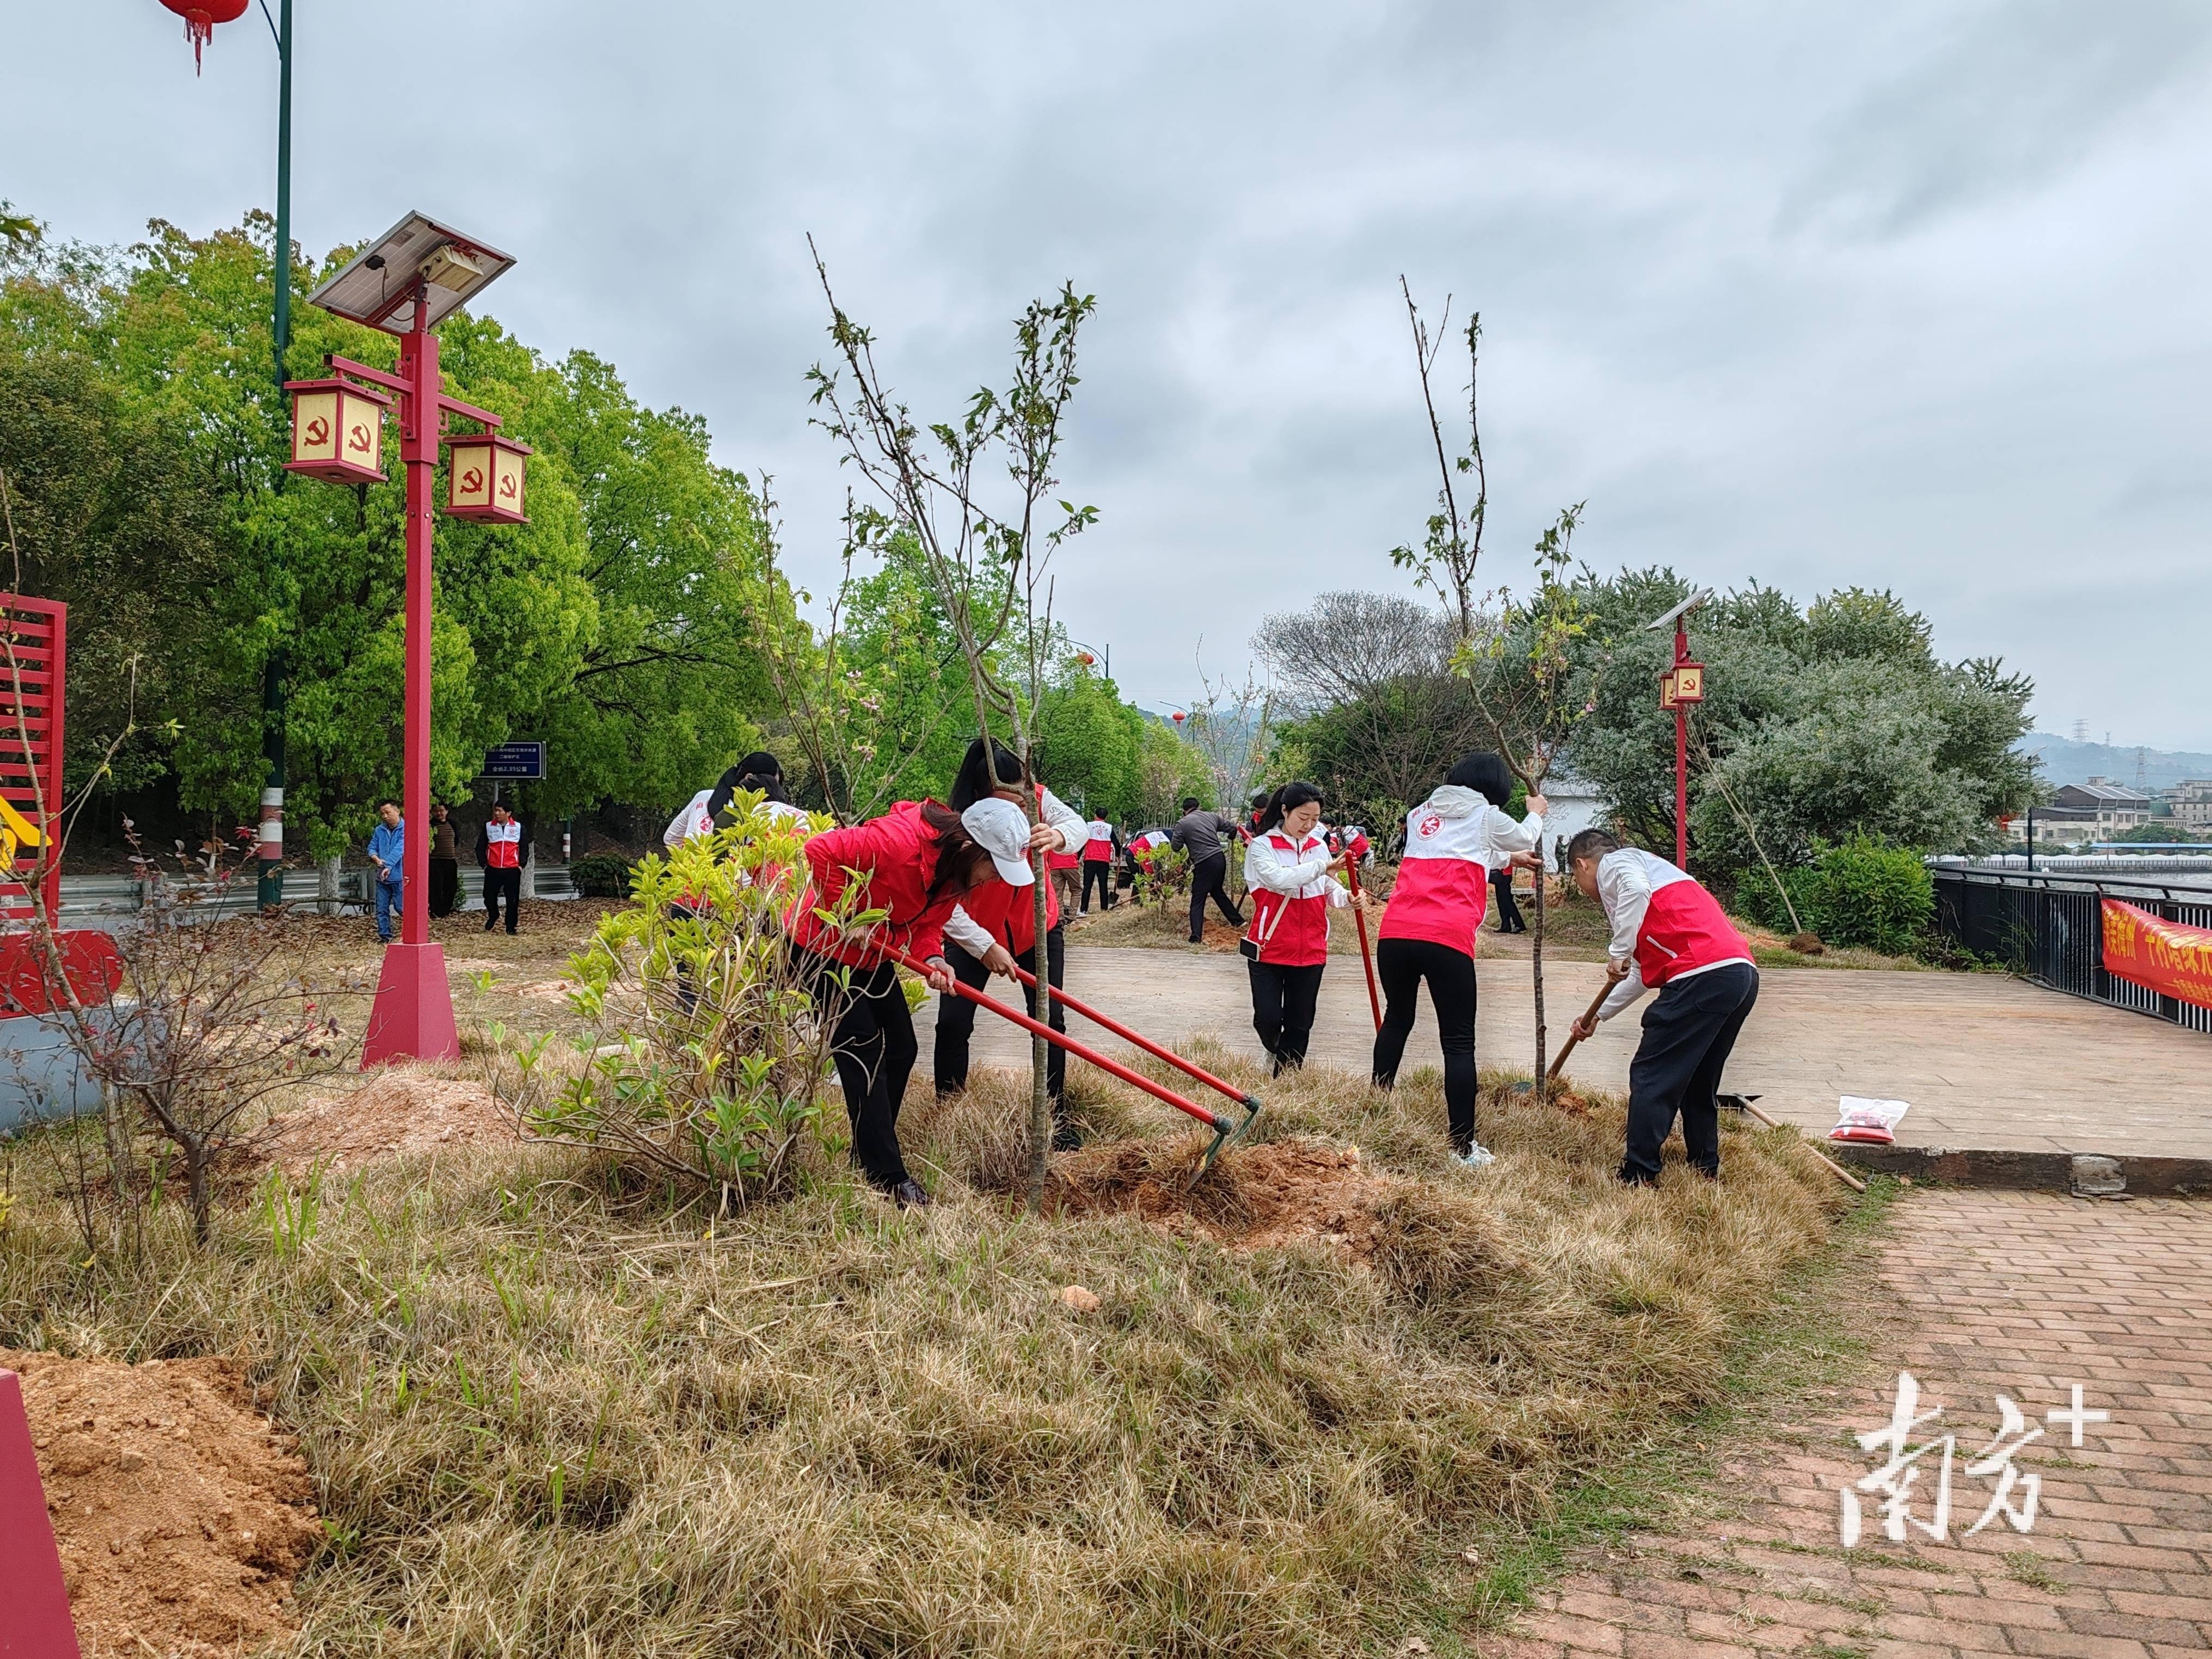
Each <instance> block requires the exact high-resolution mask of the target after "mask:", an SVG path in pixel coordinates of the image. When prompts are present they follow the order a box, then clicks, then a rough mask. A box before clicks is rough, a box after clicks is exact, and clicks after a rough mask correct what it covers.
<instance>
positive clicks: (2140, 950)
mask: <svg viewBox="0 0 2212 1659" xmlns="http://www.w3.org/2000/svg"><path fill="white" fill-rule="evenodd" d="M2104 915H2105V971H2106V973H2108V974H2111V975H2114V976H2115V977H2117V978H2120V979H2124V980H2126V981H2129V982H2130V983H2131V984H2135V985H2140V986H2142V987H2144V988H2146V989H2148V990H2152V991H2158V992H2162V993H2163V994H2166V995H2167V996H2170V997H2177V998H2179V1000H2182V1001H2184V1002H2188V1003H2194V1004H2195V1005H2196V1006H2197V1007H2199V1008H2212V927H2189V926H2187V925H2185V923H2182V922H2179V921H2166V919H2165V918H2164V917H2163V916H2154V915H2151V913H2150V912H2149V911H2148V910H2138V909H2137V908H2136V907H2135V906H2134V905H2132V904H2123V903H2121V902H2119V900H2118V899H2109V898H2108V899H2106V901H2105V902H2104Z"/></svg>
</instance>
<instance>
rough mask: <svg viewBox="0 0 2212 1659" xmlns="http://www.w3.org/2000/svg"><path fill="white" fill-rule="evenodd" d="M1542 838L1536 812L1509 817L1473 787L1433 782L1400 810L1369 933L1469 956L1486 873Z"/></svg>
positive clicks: (1484, 902) (1482, 909) (1486, 891)
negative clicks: (1379, 917) (1378, 917)
mask: <svg viewBox="0 0 2212 1659" xmlns="http://www.w3.org/2000/svg"><path fill="white" fill-rule="evenodd" d="M1543 840H1544V820H1543V817H1542V815H1541V814H1540V813H1535V812H1531V813H1530V814H1529V815H1528V817H1526V818H1524V819H1522V821H1521V822H1520V823H1514V822H1513V820H1512V819H1511V818H1510V817H1507V816H1506V815H1505V814H1504V813H1503V812H1501V811H1498V809H1497V808H1496V807H1495V806H1492V805H1491V804H1490V803H1489V802H1488V801H1486V800H1485V799H1483V798H1482V793H1481V792H1480V790H1475V789H1467V788H1462V787H1461V786H1460V785H1458V784H1455V783H1446V784H1439V785H1438V786H1437V790H1436V793H1433V794H1431V796H1430V797H1429V798H1428V799H1426V800H1425V801H1423V802H1422V803H1421V804H1420V805H1419V806H1416V807H1415V808H1414V809H1413V811H1410V812H1408V813H1407V814H1406V852H1405V856H1404V857H1403V859H1402V860H1401V861H1400V863H1399V865H1398V884H1397V885H1396V886H1395V887H1394V888H1392V889H1391V890H1390V904H1389V908H1388V909H1386V910H1384V911H1383V926H1382V927H1381V928H1380V929H1379V930H1377V934H1376V937H1378V938H1381V939H1426V940H1428V941H1429V942H1430V943H1431V944H1432V945H1449V946H1450V947H1451V948H1452V949H1453V950H1455V951H1466V952H1467V954H1468V955H1469V956H1473V955H1474V941H1475V930H1476V929H1478V928H1479V927H1481V926H1482V918H1483V916H1484V915H1485V914H1486V912H1487V911H1488V909H1489V908H1490V872H1491V871H1492V870H1493V869H1495V868H1496V867H1498V866H1500V865H1502V864H1504V862H1505V861H1506V860H1508V859H1510V858H1511V857H1512V856H1513V854H1516V853H1525V852H1528V851H1530V850H1531V849H1533V848H1537V847H1540V846H1541V845H1542V844H1543Z"/></svg>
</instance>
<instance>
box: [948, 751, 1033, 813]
mask: <svg viewBox="0 0 2212 1659" xmlns="http://www.w3.org/2000/svg"><path fill="white" fill-rule="evenodd" d="M994 773H995V774H996V775H995V776H994ZM1021 781H1022V757H1020V756H1019V755H1017V754H1016V753H1015V752H1014V751H1013V750H1011V749H1009V748H1007V747H1006V744H1003V743H1000V741H999V740H998V739H997V738H992V739H991V759H990V761H989V762H986V761H985V760H984V758H983V739H982V738H975V740H974V741H973V742H971V743H969V745H968V752H967V753H966V754H965V755H963V756H962V757H960V769H959V771H957V772H956V773H955V774H953V777H952V792H951V795H950V796H949V797H948V798H947V804H948V805H951V808H952V810H953V811H954V812H955V813H956V814H957V813H960V812H964V811H967V810H968V809H969V807H971V806H973V805H975V803H976V802H977V801H979V800H987V799H990V797H991V796H993V795H994V794H996V793H998V792H999V791H1000V790H1001V789H1004V788H1007V787H1019V786H1020V784H1021Z"/></svg>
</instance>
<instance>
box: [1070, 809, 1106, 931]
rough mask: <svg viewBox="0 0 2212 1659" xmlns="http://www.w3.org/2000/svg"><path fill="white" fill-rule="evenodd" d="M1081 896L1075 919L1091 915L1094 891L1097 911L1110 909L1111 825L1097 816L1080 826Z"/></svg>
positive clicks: (1101, 814)
mask: <svg viewBox="0 0 2212 1659" xmlns="http://www.w3.org/2000/svg"><path fill="white" fill-rule="evenodd" d="M1083 835H1084V841H1083V896H1082V899H1081V902H1079V904H1078V905H1077V907H1076V914H1077V915H1083V916H1087V915H1090V914H1091V888H1093V887H1094V886H1095V887H1097V890H1098V908H1100V909H1102V910H1110V909H1112V908H1114V842H1115V834H1114V822H1113V820H1112V819H1111V818H1109V817H1106V815H1105V814H1104V813H1103V812H1102V813H1100V814H1099V815H1098V816H1097V817H1095V818H1093V819H1091V821H1090V823H1086V824H1085V825H1084V826H1083Z"/></svg>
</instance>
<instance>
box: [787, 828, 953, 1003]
mask: <svg viewBox="0 0 2212 1659" xmlns="http://www.w3.org/2000/svg"><path fill="white" fill-rule="evenodd" d="M806 873H807V881H806V888H805V891H804V892H802V893H800V894H799V898H798V901H797V902H795V903H793V906H792V907H791V914H790V915H788V916H787V918H786V919H785V925H786V926H787V928H788V929H789V931H790V934H791V942H792V943H793V944H794V945H798V946H799V948H800V949H802V950H806V951H813V952H815V953H816V954H817V956H824V957H830V958H831V959H832V960H834V961H837V962H842V963H845V964H846V965H847V966H848V967H852V968H873V967H875V966H877V965H878V963H881V962H882V961H883V960H884V951H886V950H891V949H896V950H900V951H906V952H908V954H909V955H912V956H915V957H921V959H922V960H923V961H925V962H926V961H927V960H928V959H929V958H930V957H933V956H937V955H939V954H940V953H941V952H942V951H943V950H944V948H945V919H946V918H947V917H949V916H950V915H951V914H952V910H953V907H954V906H955V905H956V904H957V903H958V902H959V898H960V896H959V895H958V894H957V893H946V894H943V895H941V896H939V897H938V898H936V899H932V898H930V896H929V884H930V883H931V882H932V881H933V880H934V879H936V877H937V837H936V836H935V835H934V834H933V833H932V832H931V830H930V828H929V826H928V825H927V823H923V822H922V817H921V802H919V801H911V800H902V801H901V802H900V803H899V804H898V805H896V806H894V807H892V808H891V810H890V811H888V812H886V813H884V815H883V817H879V818H871V819H869V820H868V822H867V823H856V824H854V825H853V826H852V827H851V828H850V829H824V830H823V831H822V832H821V833H820V834H818V835H817V836H814V837H813V839H811V841H809V842H807V843H806ZM854 884H858V885H859V887H860V896H859V898H858V899H857V901H856V905H857V908H860V909H862V910H878V909H880V910H887V911H889V912H890V915H887V916H886V917H885V918H884V920H883V921H878V922H877V923H876V924H875V925H874V926H873V927H871V928H869V929H867V930H866V932H865V933H858V934H851V935H848V933H845V932H844V930H843V929H842V928H840V927H837V926H836V924H835V923H832V922H829V921H823V919H822V918H821V917H820V916H818V915H816V914H815V912H816V911H817V909H824V910H835V909H836V908H838V901H839V900H840V899H842V897H843V896H844V895H845V891H846V890H847V889H848V887H851V886H854Z"/></svg>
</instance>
